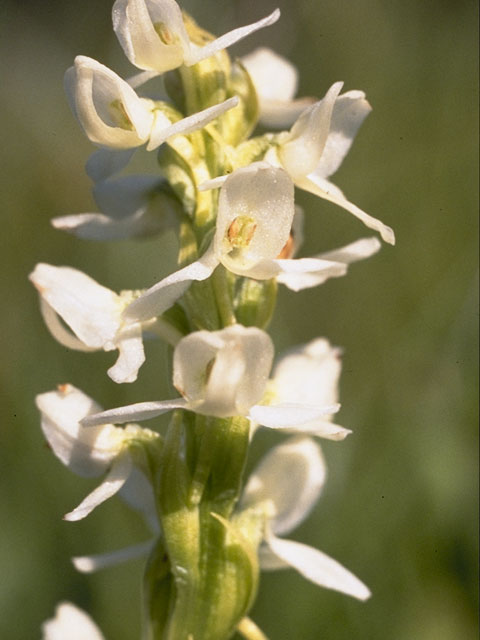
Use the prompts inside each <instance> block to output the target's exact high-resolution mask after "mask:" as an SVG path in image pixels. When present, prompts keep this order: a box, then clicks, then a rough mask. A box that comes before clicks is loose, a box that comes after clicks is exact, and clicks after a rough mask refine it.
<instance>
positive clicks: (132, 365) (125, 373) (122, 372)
mask: <svg viewBox="0 0 480 640" xmlns="http://www.w3.org/2000/svg"><path fill="white" fill-rule="evenodd" d="M116 346H117V347H118V351H119V356H118V359H117V361H116V363H115V364H114V365H113V367H110V369H109V370H108V371H107V373H108V375H109V376H110V378H111V379H112V380H113V381H114V382H117V383H119V384H121V383H122V382H135V380H136V379H137V375H138V370H139V369H140V367H141V366H142V364H143V363H144V362H145V351H144V349H143V341H142V326H141V324H140V323H138V322H136V323H134V324H130V325H128V326H126V327H124V328H123V329H122V330H121V333H120V337H119V338H118V340H117V343H116Z"/></svg>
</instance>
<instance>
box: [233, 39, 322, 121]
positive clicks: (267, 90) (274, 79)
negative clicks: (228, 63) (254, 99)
mask: <svg viewBox="0 0 480 640" xmlns="http://www.w3.org/2000/svg"><path fill="white" fill-rule="evenodd" d="M241 62H242V64H243V65H244V66H245V68H246V69H247V71H248V73H249V75H250V77H251V78H252V82H253V84H254V86H255V90H256V92H257V96H258V102H259V106H260V122H261V124H263V125H264V126H266V127H278V128H283V127H290V126H291V125H292V124H293V123H294V122H295V120H296V119H297V118H298V116H299V115H300V114H301V113H302V112H303V111H304V110H305V109H306V108H307V107H308V106H309V105H311V104H312V102H313V101H314V99H313V98H297V99H295V94H296V93H297V88H298V71H297V69H296V67H295V66H294V65H293V64H292V63H291V62H290V61H289V60H287V59H286V58H284V57H283V56H280V55H278V53H275V52H274V51H272V49H269V48H268V47H259V48H258V49H255V50H254V51H252V53H249V54H248V55H246V56H244V57H243V58H241Z"/></svg>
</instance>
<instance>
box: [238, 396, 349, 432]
mask: <svg viewBox="0 0 480 640" xmlns="http://www.w3.org/2000/svg"><path fill="white" fill-rule="evenodd" d="M339 408H340V405H339V404H334V405H328V406H306V405H303V404H294V403H284V404H276V405H273V406H265V405H259V404H257V405H255V406H253V407H252V408H251V409H250V413H249V417H250V419H251V420H254V421H255V422H258V423H259V424H261V425H262V426H264V427H269V428H271V429H282V428H292V429H293V428H294V427H295V430H296V431H300V432H301V431H302V425H304V424H306V423H308V422H311V421H312V420H315V419H316V418H320V417H322V416H326V415H330V414H332V413H336V412H337V411H338V410H339Z"/></svg>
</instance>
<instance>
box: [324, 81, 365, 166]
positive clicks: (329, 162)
mask: <svg viewBox="0 0 480 640" xmlns="http://www.w3.org/2000/svg"><path fill="white" fill-rule="evenodd" d="M371 110H372V107H371V106H370V104H369V103H368V102H367V100H366V99H365V94H364V93H363V91H347V92H346V93H344V94H343V95H341V96H339V97H338V98H337V100H336V102H335V106H334V107H333V113H332V120H331V123H330V132H329V134H328V138H327V142H326V144H325V147H324V149H323V153H322V157H321V158H320V162H319V163H318V164H317V166H316V168H315V174H316V175H318V176H319V177H321V178H328V177H329V176H331V175H332V174H333V173H335V171H337V169H338V167H339V166H340V165H341V164H342V162H343V159H344V157H345V156H346V155H347V153H348V151H349V149H350V147H351V146H352V143H353V140H354V138H355V136H356V135H357V131H358V130H359V128H360V126H361V124H362V122H363V121H364V120H365V118H366V117H367V116H368V114H369V113H370V111H371Z"/></svg>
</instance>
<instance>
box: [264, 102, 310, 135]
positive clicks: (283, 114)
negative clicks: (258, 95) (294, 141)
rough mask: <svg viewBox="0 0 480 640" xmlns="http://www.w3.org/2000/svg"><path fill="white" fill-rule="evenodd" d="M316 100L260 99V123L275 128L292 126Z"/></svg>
mask: <svg viewBox="0 0 480 640" xmlns="http://www.w3.org/2000/svg"><path fill="white" fill-rule="evenodd" d="M314 102H315V98H297V99H296V100H291V101H290V102H282V101H280V100H267V99H263V100H260V120H259V121H260V124H262V125H263V126H264V127H273V128H275V129H285V128H286V127H290V126H291V125H292V124H293V123H294V122H295V120H297V119H298V118H299V117H300V116H301V115H302V113H303V112H304V111H305V109H308V107H310V106H311V105H312V104H313V103H314Z"/></svg>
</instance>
